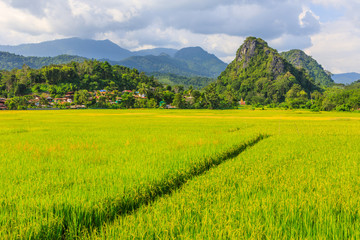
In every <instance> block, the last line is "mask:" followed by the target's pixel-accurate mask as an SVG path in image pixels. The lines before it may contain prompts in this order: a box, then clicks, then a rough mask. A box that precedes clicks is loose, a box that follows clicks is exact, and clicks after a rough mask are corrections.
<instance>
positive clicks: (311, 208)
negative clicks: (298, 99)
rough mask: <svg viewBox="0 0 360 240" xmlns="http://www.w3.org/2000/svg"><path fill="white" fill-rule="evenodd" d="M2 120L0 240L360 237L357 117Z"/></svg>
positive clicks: (160, 114) (168, 114) (272, 114)
mask: <svg viewBox="0 0 360 240" xmlns="http://www.w3.org/2000/svg"><path fill="white" fill-rule="evenodd" d="M0 119H1V121H0V136H1V138H2V140H3V143H2V150H1V152H0V164H1V166H2V167H1V168H0V174H1V176H2V178H1V179H0V186H1V187H0V205H1V208H0V237H1V238H5V239H7V238H8V239H17V238H21V239H32V238H33V239H38V238H52V239H61V238H66V239H72V238H78V237H80V238H91V239H123V238H125V239H129V238H140V239H144V238H146V239H153V238H160V239H167V238H189V239H198V238H201V239H204V238H205V239H221V238H222V239H227V238H232V239H239V238H286V239H287V238H323V239H325V238H357V237H359V231H358V230H357V229H359V227H360V226H359V225H360V224H359V219H360V218H359V217H360V216H359V213H358V211H359V202H360V201H359V200H360V194H359V193H360V188H359V187H358V186H360V184H359V183H360V172H359V169H360V164H359V161H358V160H359V159H360V149H359V147H360V145H359V144H358V143H359V140H360V128H359V127H360V121H359V119H360V115H359V114H351V113H310V112H302V111H249V110H229V111H207V110H199V111H190V110H189V111H163V110H133V111H131V110H127V111H119V110H113V111H112V110H81V111H46V112H40V111H39V112H26V111H24V112H22V111H14V112H0ZM259 134H266V135H269V136H271V137H269V138H265V139H263V137H261V136H260V138H259V137H258V136H259ZM261 139H262V141H260V140H261ZM255 143H256V144H255ZM246 146H249V147H246ZM250 146H251V147H250Z"/></svg>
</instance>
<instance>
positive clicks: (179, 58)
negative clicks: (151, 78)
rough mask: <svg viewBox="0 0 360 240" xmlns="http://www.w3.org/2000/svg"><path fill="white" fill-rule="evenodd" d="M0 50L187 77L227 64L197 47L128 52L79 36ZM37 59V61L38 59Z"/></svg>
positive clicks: (0, 47)
mask: <svg viewBox="0 0 360 240" xmlns="http://www.w3.org/2000/svg"><path fill="white" fill-rule="evenodd" d="M0 51H3V52H10V53H14V54H18V55H22V56H25V57H30V56H36V57H56V56H59V55H64V54H65V55H70V56H81V57H82V58H87V59H98V60H101V61H109V62H110V63H111V64H118V65H123V66H126V67H130V68H136V69H138V70H139V71H142V72H145V73H148V74H153V73H157V74H158V73H164V74H168V73H172V74H177V75H181V76H187V77H193V76H201V77H210V78H216V77H217V76H218V75H219V74H220V73H221V72H222V71H223V70H224V69H225V68H226V66H227V64H226V63H224V62H223V61H221V60H220V59H219V58H217V57H216V56H215V55H213V54H210V53H208V52H206V51H205V50H203V49H202V48H200V47H189V48H183V49H180V50H176V49H172V48H155V49H147V50H140V51H134V52H131V51H129V50H126V49H124V48H121V47H120V46H118V45H117V44H115V43H113V42H111V41H109V40H102V41H98V40H90V39H80V38H68V39H60V40H54V41H46V42H41V43H33V44H22V45H18V46H4V45H0ZM69 59H70V58H69ZM28 60H29V59H28ZM38 60H39V59H38ZM38 60H37V62H39V61H38ZM70 61H71V60H70ZM19 62H21V63H18V64H10V65H9V64H0V66H1V67H2V68H4V67H3V66H5V65H6V67H5V68H4V69H7V70H9V67H11V66H16V67H19V66H18V65H19V64H21V65H22V62H24V63H25V62H26V61H25V59H23V60H22V61H19ZM40 62H41V61H40ZM44 62H48V63H49V62H50V61H49V59H48V60H47V61H44ZM54 63H57V62H54ZM42 66H43V65H42V64H38V65H33V66H32V67H35V68H38V67H42Z"/></svg>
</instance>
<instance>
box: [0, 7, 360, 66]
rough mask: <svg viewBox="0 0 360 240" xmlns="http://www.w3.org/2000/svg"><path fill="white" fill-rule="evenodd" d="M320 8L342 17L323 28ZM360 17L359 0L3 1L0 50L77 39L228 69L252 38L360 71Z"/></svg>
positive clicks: (0, 8)
mask: <svg viewBox="0 0 360 240" xmlns="http://www.w3.org/2000/svg"><path fill="white" fill-rule="evenodd" d="M315 5H316V6H322V7H323V8H327V9H331V10H333V9H334V11H336V10H338V11H339V12H340V11H344V16H343V17H342V18H339V19H334V20H333V21H326V23H325V22H323V23H322V25H321V24H320V22H321V17H319V16H316V12H315V11H312V9H311V8H312V6H315ZM359 10H360V2H359V0H304V1H300V0H221V1H219V0H197V1H194V0H179V1H168V0H131V1H129V0H101V1H98V0H63V1H58V0H31V1H28V0H0V44H19V43H25V42H39V41H43V40H52V39H56V38H63V37H74V36H77V37H83V38H95V39H110V40H112V41H114V42H116V43H118V44H119V45H120V46H122V47H125V48H129V49H132V50H135V49H146V48H149V47H173V48H181V47H187V46H201V47H203V48H204V49H205V50H207V51H208V52H211V53H214V54H216V55H217V56H218V57H220V58H221V59H223V60H225V61H227V62H229V61H231V60H232V59H233V58H234V55H235V53H236V50H237V48H238V47H239V46H240V45H241V44H242V42H243V40H244V39H245V37H247V36H250V35H252V36H256V37H261V38H263V39H265V40H267V41H268V42H269V44H270V46H272V47H274V48H277V49H279V50H280V51H282V50H288V49H292V48H300V49H307V52H309V53H311V54H312V55H313V56H314V57H315V58H316V59H317V60H318V61H319V62H320V63H322V64H323V65H324V67H326V68H328V69H329V70H331V71H334V72H340V71H341V72H344V71H358V72H360V67H357V66H356V62H358V61H359V59H358V57H357V55H360V54H358V53H359V51H360V47H359V44H358V42H360V34H359V29H360V17H359V16H360V15H359V14H358V12H359ZM347 60H350V61H351V62H349V61H347Z"/></svg>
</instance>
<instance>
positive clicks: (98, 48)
mask: <svg viewBox="0 0 360 240" xmlns="http://www.w3.org/2000/svg"><path fill="white" fill-rule="evenodd" d="M0 51H4V52H10V53H15V54H19V55H23V56H36V57H55V56H58V55H63V54H67V55H77V56H82V57H86V58H94V59H102V58H107V59H111V60H116V61H117V60H122V59H124V58H127V57H130V56H131V55H132V53H131V52H130V51H129V50H126V49H124V48H121V47H119V46H118V45H116V44H115V43H113V42H111V41H109V40H102V41H97V40H90V39H80V38H67V39H59V40H54V41H47V42H41V43H31V44H21V45H18V46H4V45H0Z"/></svg>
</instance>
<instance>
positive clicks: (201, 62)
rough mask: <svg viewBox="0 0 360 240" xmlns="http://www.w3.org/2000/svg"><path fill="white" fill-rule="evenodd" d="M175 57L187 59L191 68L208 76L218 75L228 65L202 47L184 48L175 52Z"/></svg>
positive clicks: (182, 59)
mask: <svg viewBox="0 0 360 240" xmlns="http://www.w3.org/2000/svg"><path fill="white" fill-rule="evenodd" d="M174 58H175V59H178V60H181V61H185V62H186V63H187V64H188V67H189V69H191V70H192V71H195V72H199V73H201V76H206V77H218V76H219V75H220V73H221V72H222V71H224V69H225V68H226V66H227V64H226V63H224V62H223V61H221V60H220V59H219V58H217V57H216V56H215V55H214V54H210V53H208V52H206V51H204V50H203V49H202V48H201V47H188V48H183V49H181V50H179V51H178V52H177V53H176V54H175V56H174Z"/></svg>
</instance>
